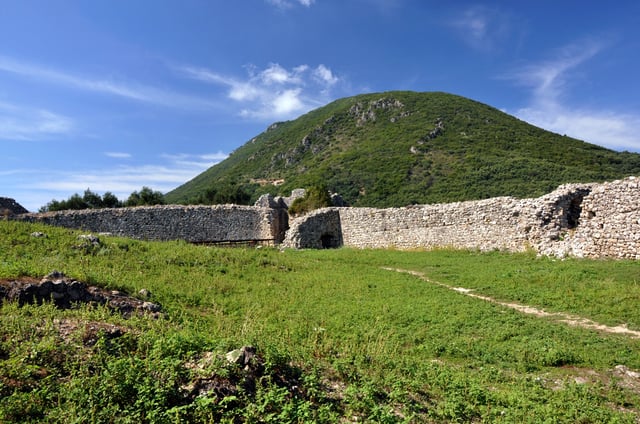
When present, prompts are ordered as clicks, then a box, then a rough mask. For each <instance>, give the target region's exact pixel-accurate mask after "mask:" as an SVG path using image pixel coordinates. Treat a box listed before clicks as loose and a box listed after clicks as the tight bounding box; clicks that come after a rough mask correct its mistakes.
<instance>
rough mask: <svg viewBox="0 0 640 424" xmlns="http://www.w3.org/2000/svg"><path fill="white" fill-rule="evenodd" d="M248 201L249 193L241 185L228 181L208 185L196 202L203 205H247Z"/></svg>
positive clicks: (249, 198) (249, 199)
mask: <svg viewBox="0 0 640 424" xmlns="http://www.w3.org/2000/svg"><path fill="white" fill-rule="evenodd" d="M250 201H251V194H249V193H248V192H247V191H246V190H245V189H244V188H243V187H242V186H240V185H238V184H233V183H230V184H222V185H219V186H215V187H209V188H208V189H206V190H205V192H204V193H203V194H201V195H200V196H199V197H198V199H197V201H196V203H199V204H204V205H222V204H230V203H232V204H236V205H248V204H249V202H250Z"/></svg>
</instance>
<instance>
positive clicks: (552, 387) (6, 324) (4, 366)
mask: <svg viewBox="0 0 640 424" xmlns="http://www.w3.org/2000/svg"><path fill="white" fill-rule="evenodd" d="M34 231H41V232H44V233H45V234H46V235H47V237H43V238H35V237H32V236H31V235H30V234H31V233H32V232H34ZM78 234H80V233H79V232H74V231H70V230H65V229H60V228H53V227H46V226H41V225H28V224H25V223H16V222H7V221H0V279H4V280H14V279H19V278H21V277H25V276H30V277H35V278H41V277H42V276H44V275H46V274H48V273H49V272H51V271H52V270H59V271H62V272H64V273H65V274H66V275H67V276H69V277H72V278H74V279H77V280H80V281H83V282H87V283H89V284H93V285H97V286H100V287H105V288H109V289H112V290H120V291H124V292H127V293H130V294H133V295H137V293H138V292H139V291H140V290H141V289H147V290H148V291H149V292H150V293H151V295H152V297H151V300H152V301H153V302H157V303H159V304H161V305H162V307H163V311H164V312H165V313H166V318H159V319H153V318H151V317H148V316H133V317H130V318H124V317H122V316H120V315H119V314H117V313H113V312H111V311H109V310H108V309H107V308H104V307H90V306H86V305H85V306H83V305H78V307H77V308H73V309H68V310H59V309H56V308H55V307H54V306H53V305H51V304H45V305H41V306H35V305H31V306H29V305H27V306H23V307H19V306H18V305H17V304H16V303H12V302H5V303H4V304H3V305H2V307H1V308H0V422H65V423H74V422H77V423H81V422H82V423H84V422H117V423H128V422H131V423H140V422H149V423H156V422H158V423H164V422H167V423H171V422H255V423H258V422H274V423H276V422H385V423H386V422H388V423H393V422H505V423H508V422H567V423H576V422H581V423H589V422H592V423H602V422H628V423H634V422H636V423H637V422H639V421H640V377H639V376H638V374H636V373H637V372H638V370H640V338H635V337H634V336H633V335H632V334H631V335H629V334H627V335H624V334H612V333H607V332H606V331H597V330H593V329H588V328H582V327H580V326H576V325H569V324H567V323H565V322H563V319H562V318H561V316H559V315H557V316H556V315H549V316H545V317H539V316H535V315H531V314H524V313H522V312H520V311H517V310H514V309H512V308H508V307H505V306H504V305H500V304H497V303H494V302H490V301H487V300H483V299H479V298H473V297H470V296H467V295H465V293H463V291H462V290H459V291H454V290H451V289H450V288H448V287H447V286H449V287H457V288H465V289H469V290H472V292H471V293H473V294H476V295H481V296H484V297H491V298H492V299H495V300H496V301H499V302H505V303H507V302H512V303H518V304H520V305H529V306H532V307H536V308H539V309H543V310H544V311H546V312H549V313H567V314H571V315H573V316H578V317H582V318H585V319H589V320H592V321H595V322H597V323H601V324H603V325H607V326H620V325H625V326H626V327H627V328H628V329H629V330H636V331H640V308H639V306H640V262H627V261H617V262H614V261H587V260H571V259H567V260H563V261H559V260H553V259H549V258H536V257H535V255H533V254H504V253H498V252H492V253H479V252H461V251H450V250H442V251H431V252H421V251H411V252H402V251H393V250H350V249H338V250H323V251H320V250H318V251H312V250H308V251H293V250H287V251H284V252H280V251H279V250H277V249H271V248H262V249H249V248H246V249H241V248H237V249H220V248H212V247H206V246H194V245H189V244H187V243H182V242H164V243H157V242H142V241H136V240H130V239H124V238H115V237H101V242H100V244H99V245H95V246H93V245H87V244H83V242H82V241H80V240H78V238H77V236H78ZM390 269H391V270H390ZM395 270H401V271H405V272H396V271H395ZM409 271H410V272H413V273H420V275H422V276H424V277H425V278H422V277H420V275H417V274H411V273H409ZM427 279H428V280H429V281H427ZM438 283H439V284H438ZM96 328H97V329H98V330H95V329H96ZM92 329H93V330H92ZM114 329H116V330H114ZM92 331H93V332H94V333H95V335H96V337H95V340H93V339H92V340H88V339H89V337H88V334H89V333H91V332H92ZM91 334H93V333H91ZM248 345H251V346H254V347H255V348H256V352H257V354H256V357H254V358H253V360H252V362H251V363H250V364H249V365H248V366H247V367H246V368H243V367H242V366H239V365H237V364H235V363H231V362H229V361H228V360H227V359H225V354H226V353H227V352H229V351H232V350H234V349H238V348H240V347H241V346H248Z"/></svg>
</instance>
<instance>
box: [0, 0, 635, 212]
mask: <svg viewBox="0 0 640 424" xmlns="http://www.w3.org/2000/svg"><path fill="white" fill-rule="evenodd" d="M639 53H640V2H638V1H635V0H633V1H630V0H629V1H626V0H620V1H615V2H606V3H604V2H600V1H597V2H596V1H588V0H582V1H572V0H567V1H561V2H558V1H546V0H539V1H535V2H534V1H494V2H491V1H486V2H467V1H451V2H444V1H429V0H234V1H228V0H0V151H2V160H1V161H0V196H4V197H12V198H15V199H16V200H17V201H18V202H19V203H21V204H22V205H24V206H25V207H26V208H27V209H30V210H32V211H36V210H37V209H38V208H40V207H41V206H43V205H45V204H46V203H47V202H49V201H50V200H52V199H58V200H62V199H66V198H68V197H69V196H71V195H72V194H74V193H80V194H82V193H83V192H84V190H86V189H87V188H88V189H91V190H92V191H94V192H97V193H99V194H103V193H104V192H106V191H111V192H112V193H114V194H116V195H117V196H118V197H119V198H120V199H123V200H124V199H126V198H127V197H128V195H129V194H130V193H131V192H132V191H134V190H139V189H140V188H142V187H143V186H148V187H151V188H152V189H154V190H160V191H162V192H166V191H169V190H171V189H173V188H175V187H177V186H179V185H180V184H182V183H184V182H186V181H188V180H189V179H191V178H193V177H194V176H196V175H197V174H199V173H200V172H202V171H204V170H205V169H207V168H208V167H209V166H211V165H213V164H215V163H217V162H219V161H220V160H222V159H224V158H225V157H226V156H227V155H228V154H229V153H230V152H232V151H233V150H234V149H236V148H238V147H239V146H241V145H242V144H244V143H245V142H247V141H248V140H250V139H251V138H252V137H254V136H255V135H257V134H259V133H260V132H262V131H263V130H264V129H265V128H266V127H267V126H268V125H269V124H270V123H272V122H275V121H282V120H287V119H294V118H296V117H297V116H299V115H301V114H303V113H305V112H307V111H309V110H312V109H314V108H316V107H319V106H322V105H324V104H326V103H328V102H330V101H332V100H335V99H338V98H341V97H345V96H351V95H356V94H361V93H367V92H379V91H388V90H414V91H445V92H450V93H454V94H459V95H462V96H466V97H469V98H472V99H475V100H478V101H481V102H483V103H487V104H490V105H492V106H494V107H497V108H499V109H501V110H504V111H506V112H508V113H510V114H512V115H515V116H517V117H519V118H521V119H524V120H526V121H528V122H531V123H533V124H535V125H538V126H541V127H543V128H546V129H549V130H552V131H555V132H558V133H561V134H567V135H571V136H574V137H577V138H580V139H583V140H585V141H588V142H591V143H594V144H599V145H602V146H606V147H609V148H612V149H615V150H628V151H635V152H640V135H639V134H640V88H639V86H640V85H639V84H638V76H640V54H639Z"/></svg>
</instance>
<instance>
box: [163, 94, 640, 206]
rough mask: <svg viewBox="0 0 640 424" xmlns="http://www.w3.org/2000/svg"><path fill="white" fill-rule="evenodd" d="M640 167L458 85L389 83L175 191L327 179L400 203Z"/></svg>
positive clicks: (275, 189)
mask: <svg viewBox="0 0 640 424" xmlns="http://www.w3.org/2000/svg"><path fill="white" fill-rule="evenodd" d="M639 174H640V155H639V154H636V153H628V152H614V151H612V150H608V149H605V148H602V147H598V146H596V145H593V144H588V143H585V142H582V141H580V140H576V139H573V138H571V137H567V136H562V135H558V134H554V133H551V132H548V131H545V130H542V129H540V128H537V127H534V126H531V125H529V124H527V123H526V122H523V121H520V120H518V119H516V118H514V117H512V116H510V115H507V114H505V113H503V112H501V111H499V110H497V109H495V108H493V107H490V106H487V105H485V104H482V103H478V102H475V101H472V100H469V99H466V98H463V97H459V96H455V95H451V94H446V93H414V92H388V93H376V94H367V95H361V96H355V97H350V98H345V99H341V100H337V101H335V102H333V103H330V104H329V105H326V106H324V107H321V108H319V109H316V110H314V111H312V112H309V113H308V114H306V115H303V116H301V117H300V118H298V119H296V120H293V121H289V122H281V123H277V124H274V125H272V126H270V127H269V129H267V131H265V132H263V133H262V134H260V135H258V136H257V137H255V138H254V139H252V140H251V141H249V142H247V143H246V144H245V145H243V146H242V147H240V148H239V149H237V150H236V151H235V152H234V153H233V154H232V155H230V157H229V158H227V159H226V160H224V161H223V162H221V163H219V164H217V165H214V166H213V167H212V168H210V169H208V170H207V171H205V172H204V173H202V174H200V175H198V176H197V177H196V178H194V179H193V180H191V181H189V182H187V183H185V184H184V185H182V186H181V187H178V188H177V189H175V190H173V191H172V192H169V193H167V195H166V198H167V200H168V201H169V202H174V203H175V202H187V203H189V202H194V201H196V200H197V199H198V198H199V197H200V196H202V194H203V193H205V192H206V190H207V189H209V188H210V187H218V186H227V185H229V184H231V185H234V184H235V185H239V186H241V187H243V190H245V191H246V192H247V193H248V194H250V195H251V199H252V201H255V199H256V198H257V197H258V196H259V195H260V194H263V193H265V192H270V193H271V194H274V195H289V193H290V192H291V190H292V189H295V188H300V187H308V186H310V185H312V184H314V183H315V182H317V181H322V182H323V184H325V185H326V187H327V188H328V189H329V190H331V191H332V192H336V193H339V194H340V195H341V196H342V197H343V198H344V199H345V201H346V202H347V203H348V204H350V205H353V206H376V207H392V206H406V205H409V204H416V203H420V204H422V203H444V202H453V201H461V200H476V199H483V198H489V197H496V196H505V195H509V196H515V197H538V196H540V195H542V194H544V193H547V192H550V191H551V190H553V189H555V188H556V187H557V186H559V185H560V184H564V183H570V182H582V183H586V182H601V181H606V180H614V179H618V178H622V177H625V176H628V175H639ZM283 180H284V183H282V184H281V185H278V186H276V185H269V184H266V185H265V184H263V185H259V184H256V183H255V181H279V182H281V181H283Z"/></svg>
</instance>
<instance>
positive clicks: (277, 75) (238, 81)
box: [177, 63, 341, 121]
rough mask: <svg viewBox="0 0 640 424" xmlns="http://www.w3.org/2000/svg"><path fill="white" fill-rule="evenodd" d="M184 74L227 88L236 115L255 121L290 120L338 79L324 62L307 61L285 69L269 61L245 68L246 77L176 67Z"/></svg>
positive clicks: (321, 101)
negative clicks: (264, 64) (315, 63)
mask: <svg viewBox="0 0 640 424" xmlns="http://www.w3.org/2000/svg"><path fill="white" fill-rule="evenodd" d="M177 69H178V70H179V71H180V72H181V73H182V74H183V75H185V76H187V77H189V78H191V79H195V80H198V81H202V82H206V83H210V84H214V85H220V86H223V87H226V88H227V89H228V92H227V96H228V98H229V99H231V100H234V101H235V102H236V103H237V104H238V106H239V110H240V112H239V114H240V115H241V116H243V117H246V118H252V119H258V120H265V121H268V120H274V119H276V120H279V119H291V118H294V117H296V116H297V115H299V114H301V113H304V112H307V111H309V110H311V109H313V108H315V107H318V106H320V105H322V104H324V103H326V102H327V100H329V99H330V89H331V88H332V87H334V86H335V85H336V84H337V83H339V82H340V81H341V79H340V78H339V77H338V76H336V75H335V74H334V73H333V71H331V69H329V68H328V67H327V66H325V65H322V64H321V65H318V66H317V67H316V68H313V69H312V68H311V67H309V66H308V65H306V64H303V65H299V66H295V67H293V68H291V69H287V68H285V67H283V66H281V65H280V64H278V63H271V64H269V65H268V66H267V67H266V68H264V69H258V68H257V67H255V66H249V67H247V70H248V76H247V77H246V78H238V77H229V76H224V75H221V74H219V73H217V72H215V71H211V70H208V69H203V68H195V67H190V66H184V67H179V68H177Z"/></svg>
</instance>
